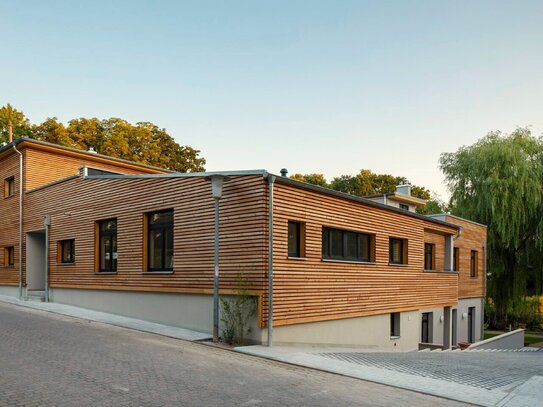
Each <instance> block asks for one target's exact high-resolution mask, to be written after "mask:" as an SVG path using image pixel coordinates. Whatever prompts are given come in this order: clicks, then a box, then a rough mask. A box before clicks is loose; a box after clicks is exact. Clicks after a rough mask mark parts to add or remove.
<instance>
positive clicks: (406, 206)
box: [400, 203, 409, 211]
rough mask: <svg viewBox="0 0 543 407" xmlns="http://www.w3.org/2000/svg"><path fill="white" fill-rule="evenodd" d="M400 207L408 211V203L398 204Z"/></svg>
mask: <svg viewBox="0 0 543 407" xmlns="http://www.w3.org/2000/svg"><path fill="white" fill-rule="evenodd" d="M400 209H403V210H404V211H408V210H409V205H406V204H402V203H401V204H400Z"/></svg>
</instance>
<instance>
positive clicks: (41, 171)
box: [22, 144, 165, 191]
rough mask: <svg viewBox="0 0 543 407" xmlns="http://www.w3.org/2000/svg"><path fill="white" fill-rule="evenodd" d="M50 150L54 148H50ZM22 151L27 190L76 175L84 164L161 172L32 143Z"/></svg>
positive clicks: (128, 171)
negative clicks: (44, 147)
mask: <svg viewBox="0 0 543 407" xmlns="http://www.w3.org/2000/svg"><path fill="white" fill-rule="evenodd" d="M50 150H52V149H51V148H50ZM22 151H23V153H24V154H25V172H26V182H25V190H26V191H31V190H33V189H35V188H38V187H40V186H43V185H47V184H49V183H51V182H54V181H57V180H60V179H63V178H66V177H69V176H71V175H76V174H78V173H79V168H80V167H83V166H88V167H92V168H98V169H102V170H106V171H112V172H118V173H121V174H148V173H152V174H156V173H160V171H155V170H152V169H148V168H146V167H138V166H137V164H133V165H130V166H128V165H125V164H122V163H118V162H115V161H113V160H110V161H107V159H104V158H100V157H87V156H85V155H84V154H82V155H81V156H79V157H77V156H76V157H74V156H71V155H67V154H66V153H65V152H63V151H62V150H59V152H55V151H44V150H42V149H37V148H36V147H35V146H34V145H32V144H27V147H25V148H24V149H23V150H22ZM164 172H165V171H164Z"/></svg>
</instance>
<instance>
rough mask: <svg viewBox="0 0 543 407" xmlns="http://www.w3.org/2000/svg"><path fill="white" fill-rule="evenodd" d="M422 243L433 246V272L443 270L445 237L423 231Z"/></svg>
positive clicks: (429, 231)
mask: <svg viewBox="0 0 543 407" xmlns="http://www.w3.org/2000/svg"><path fill="white" fill-rule="evenodd" d="M424 243H431V244H433V245H434V259H435V267H434V269H435V270H445V236H444V235H443V234H439V233H435V232H432V231H431V230H425V231H424Z"/></svg>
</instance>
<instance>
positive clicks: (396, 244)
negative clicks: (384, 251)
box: [389, 237, 407, 264]
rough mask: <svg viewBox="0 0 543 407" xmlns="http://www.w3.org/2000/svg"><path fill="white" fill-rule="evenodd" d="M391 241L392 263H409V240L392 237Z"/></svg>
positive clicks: (390, 253)
mask: <svg viewBox="0 0 543 407" xmlns="http://www.w3.org/2000/svg"><path fill="white" fill-rule="evenodd" d="M389 243H390V244H389V262H390V264H407V241H406V240H405V239H398V238H395V237H391V238H390V241H389Z"/></svg>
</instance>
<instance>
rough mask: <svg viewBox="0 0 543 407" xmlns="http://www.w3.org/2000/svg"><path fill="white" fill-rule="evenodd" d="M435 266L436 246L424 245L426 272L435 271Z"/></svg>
mask: <svg viewBox="0 0 543 407" xmlns="http://www.w3.org/2000/svg"><path fill="white" fill-rule="evenodd" d="M434 265H435V245H434V244H432V243H424V270H433V269H434V267H435V266H434Z"/></svg>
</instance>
